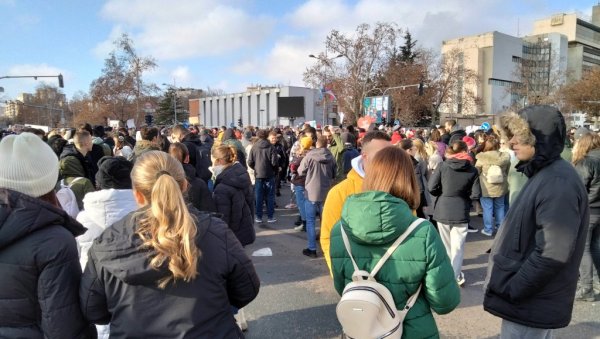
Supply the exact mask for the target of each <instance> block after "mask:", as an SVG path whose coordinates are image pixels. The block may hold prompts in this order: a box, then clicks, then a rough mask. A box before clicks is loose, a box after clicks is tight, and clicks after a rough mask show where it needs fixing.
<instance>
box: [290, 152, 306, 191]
mask: <svg viewBox="0 0 600 339" xmlns="http://www.w3.org/2000/svg"><path fill="white" fill-rule="evenodd" d="M304 157H305V155H296V156H295V157H294V160H293V161H292V163H291V164H290V173H291V174H292V184H294V186H302V187H304V185H306V175H300V174H298V168H299V167H300V164H301V163H302V159H304Z"/></svg>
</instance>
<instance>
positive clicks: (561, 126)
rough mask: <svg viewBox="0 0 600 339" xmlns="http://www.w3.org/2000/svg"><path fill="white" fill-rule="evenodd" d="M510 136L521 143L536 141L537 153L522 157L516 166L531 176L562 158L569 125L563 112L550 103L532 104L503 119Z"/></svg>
mask: <svg viewBox="0 0 600 339" xmlns="http://www.w3.org/2000/svg"><path fill="white" fill-rule="evenodd" d="M500 127H501V129H502V133H503V134H505V135H506V137H507V140H510V139H511V138H512V137H513V136H517V137H518V138H519V139H520V142H521V143H524V144H529V145H535V155H534V156H533V159H531V160H529V161H520V162H519V163H518V164H517V166H516V168H517V171H519V172H523V173H524V174H525V175H526V176H528V177H532V176H533V175H535V174H536V173H537V172H538V171H539V170H540V169H542V168H543V167H545V166H547V165H549V164H550V163H552V162H554V161H556V160H558V159H560V154H561V152H562V151H563V149H564V147H565V137H566V125H565V119H564V117H563V115H562V113H561V112H560V111H559V110H558V109H557V108H556V107H552V106H547V105H536V106H529V107H526V108H524V109H522V110H521V111H519V113H518V114H517V113H509V114H507V115H505V116H503V117H502V118H501V119H500Z"/></svg>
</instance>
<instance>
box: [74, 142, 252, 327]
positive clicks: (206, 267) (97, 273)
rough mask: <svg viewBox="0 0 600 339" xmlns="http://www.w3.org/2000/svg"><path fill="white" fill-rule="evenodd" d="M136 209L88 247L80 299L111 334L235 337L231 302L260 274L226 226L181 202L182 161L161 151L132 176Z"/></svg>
mask: <svg viewBox="0 0 600 339" xmlns="http://www.w3.org/2000/svg"><path fill="white" fill-rule="evenodd" d="M131 178H132V184H133V191H134V197H135V200H136V202H137V203H138V205H139V209H138V210H137V211H135V212H132V213H130V214H128V215H127V216H126V217H124V218H123V219H122V220H121V221H119V222H117V223H115V224H114V225H113V226H112V227H110V228H108V229H107V230H106V231H105V232H104V233H102V235H101V236H100V237H99V238H98V240H96V241H95V242H94V244H93V245H92V247H91V249H90V255H89V258H90V260H89V261H88V263H87V266H86V268H85V273H84V275H83V279H82V283H81V288H80V300H81V307H82V310H83V311H84V315H85V316H86V318H87V319H88V320H89V321H92V322H94V323H96V324H106V323H108V322H110V337H111V338H112V337H116V338H118V337H133V336H135V337H144V338H149V337H154V338H183V337H186V338H187V337H190V338H232V337H233V338H240V337H243V335H242V333H241V330H240V329H239V327H238V326H237V325H236V323H235V320H234V317H233V313H232V311H231V306H234V307H237V308H241V307H244V306H245V305H247V304H248V303H249V302H250V301H252V300H253V299H254V298H255V297H256V295H257V294H258V289H259V285H260V282H259V279H258V276H257V275H256V272H255V271H254V267H253V265H252V262H251V261H250V259H249V258H248V257H247V256H246V254H245V253H244V250H243V248H242V246H241V244H240V243H239V241H238V240H237V238H236V237H235V235H234V234H233V232H231V230H230V229H229V228H228V227H227V225H226V224H225V223H224V222H223V221H221V220H219V219H216V218H213V217H210V216H209V215H208V214H202V213H199V212H198V211H197V210H196V209H194V208H190V209H189V210H188V207H187V206H186V203H185V201H184V199H183V195H182V190H183V189H185V185H186V177H185V172H184V171H183V167H182V166H181V164H180V163H179V162H178V161H177V160H176V159H175V158H173V157H171V156H170V155H168V154H166V153H163V152H156V151H149V152H146V153H144V154H142V156H140V157H139V158H138V160H137V161H136V164H135V166H134V168H133V172H132V174H131Z"/></svg>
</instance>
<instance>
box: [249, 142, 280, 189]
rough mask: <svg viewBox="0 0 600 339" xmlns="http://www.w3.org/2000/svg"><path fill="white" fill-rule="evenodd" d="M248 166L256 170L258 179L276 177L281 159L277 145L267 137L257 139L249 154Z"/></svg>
mask: <svg viewBox="0 0 600 339" xmlns="http://www.w3.org/2000/svg"><path fill="white" fill-rule="evenodd" d="M248 166H249V167H250V168H252V169H253V170H254V177H255V178H256V179H271V178H273V177H275V173H276V169H277V166H279V159H278V157H277V152H276V150H275V146H273V145H271V143H270V142H269V141H268V140H267V139H259V140H258V141H256V143H255V144H254V146H252V149H251V150H250V154H249V155H248Z"/></svg>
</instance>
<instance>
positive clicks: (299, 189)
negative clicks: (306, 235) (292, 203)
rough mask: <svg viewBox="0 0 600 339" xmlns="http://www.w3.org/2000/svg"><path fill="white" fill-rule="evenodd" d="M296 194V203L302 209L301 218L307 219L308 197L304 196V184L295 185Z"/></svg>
mask: <svg viewBox="0 0 600 339" xmlns="http://www.w3.org/2000/svg"><path fill="white" fill-rule="evenodd" d="M294 196H295V197H296V205H298V210H299V211H300V219H302V221H306V206H305V204H306V202H305V200H306V198H305V197H304V186H296V185H294Z"/></svg>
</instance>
